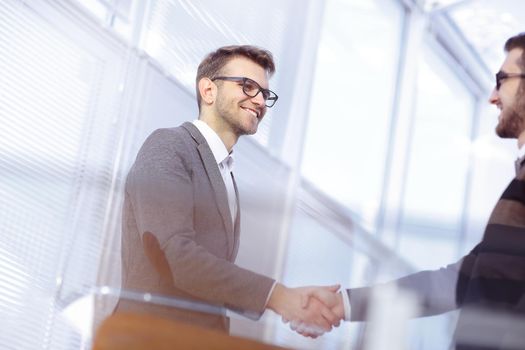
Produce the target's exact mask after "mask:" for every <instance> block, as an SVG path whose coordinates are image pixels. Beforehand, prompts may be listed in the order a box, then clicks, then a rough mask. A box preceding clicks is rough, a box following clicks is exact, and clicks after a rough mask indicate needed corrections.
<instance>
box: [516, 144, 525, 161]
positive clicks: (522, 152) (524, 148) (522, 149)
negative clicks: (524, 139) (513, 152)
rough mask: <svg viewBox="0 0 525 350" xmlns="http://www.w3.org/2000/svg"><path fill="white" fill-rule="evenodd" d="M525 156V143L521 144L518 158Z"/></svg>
mask: <svg viewBox="0 0 525 350" xmlns="http://www.w3.org/2000/svg"><path fill="white" fill-rule="evenodd" d="M523 157H525V145H523V146H521V147H520V149H519V150H518V159H522V158H523Z"/></svg>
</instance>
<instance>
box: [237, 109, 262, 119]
mask: <svg viewBox="0 0 525 350" xmlns="http://www.w3.org/2000/svg"><path fill="white" fill-rule="evenodd" d="M241 108H242V109H244V110H245V111H247V112H248V113H250V114H251V115H253V116H254V117H255V118H257V119H259V115H260V113H259V112H258V111H256V110H255V109H252V108H248V107H241Z"/></svg>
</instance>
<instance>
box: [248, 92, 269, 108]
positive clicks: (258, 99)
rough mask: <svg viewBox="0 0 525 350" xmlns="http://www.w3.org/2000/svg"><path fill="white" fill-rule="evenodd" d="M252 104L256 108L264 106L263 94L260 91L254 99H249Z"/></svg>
mask: <svg viewBox="0 0 525 350" xmlns="http://www.w3.org/2000/svg"><path fill="white" fill-rule="evenodd" d="M251 100H252V102H253V103H254V104H256V105H258V106H264V105H265V104H266V101H265V100H264V97H263V94H262V92H261V91H259V93H258V94H257V95H255V97H252V98H251Z"/></svg>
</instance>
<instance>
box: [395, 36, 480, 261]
mask: <svg viewBox="0 0 525 350" xmlns="http://www.w3.org/2000/svg"><path fill="white" fill-rule="evenodd" d="M415 101H416V102H415V115H414V117H415V119H414V125H413V134H412V140H411V147H410V154H409V156H408V157H409V161H408V169H407V173H406V185H405V195H404V198H403V204H402V216H401V228H400V230H401V241H400V243H401V245H400V253H401V255H402V256H405V257H406V258H408V259H410V260H411V261H412V262H413V263H414V264H416V265H417V266H419V267H424V268H427V267H429V268H430V267H437V266H440V265H442V264H447V263H450V262H452V261H453V260H455V258H456V257H457V254H458V251H457V247H458V243H459V242H458V239H459V232H460V230H461V225H462V215H463V207H464V202H465V201H464V196H465V189H466V186H467V182H466V181H467V171H468V165H469V150H470V135H471V123H472V117H473V113H474V102H475V100H474V98H473V96H472V95H471V93H470V92H469V90H468V89H467V87H466V86H465V85H464V84H463V83H462V82H461V81H460V80H459V78H458V75H457V73H455V72H454V71H452V70H451V69H450V67H448V66H447V65H446V64H445V63H444V62H443V59H442V58H440V57H439V56H438V55H437V54H436V53H434V52H433V51H432V50H431V49H430V48H429V47H428V46H425V47H424V49H423V52H422V55H421V58H420V61H419V64H418V77H417V81H416V92H415ZM429 246H432V251H433V254H428V249H427V247H429Z"/></svg>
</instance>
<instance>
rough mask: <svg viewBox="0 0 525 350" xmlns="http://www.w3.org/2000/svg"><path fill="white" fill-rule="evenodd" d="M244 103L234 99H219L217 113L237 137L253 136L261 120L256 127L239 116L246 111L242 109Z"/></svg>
mask: <svg viewBox="0 0 525 350" xmlns="http://www.w3.org/2000/svg"><path fill="white" fill-rule="evenodd" d="M242 102H244V101H236V100H233V99H230V100H228V99H226V98H218V99H217V112H218V113H219V115H220V116H221V118H222V120H223V122H225V123H226V124H228V126H229V128H230V129H231V130H232V131H233V132H234V133H235V135H237V136H242V135H253V134H255V133H256V132H257V127H258V125H259V122H260V120H257V121H256V123H255V125H254V124H253V123H251V122H250V121H249V120H246V118H245V117H242V116H240V115H239V113H243V112H244V111H243V110H242V109H241V107H240V103H242Z"/></svg>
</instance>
